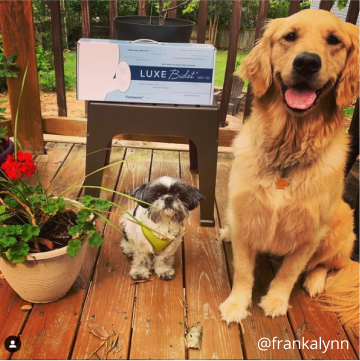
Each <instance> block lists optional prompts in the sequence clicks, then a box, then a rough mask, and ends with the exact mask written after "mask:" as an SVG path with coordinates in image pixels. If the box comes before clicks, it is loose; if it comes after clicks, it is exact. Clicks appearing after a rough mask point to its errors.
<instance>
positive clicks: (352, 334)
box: [344, 326, 360, 358]
mask: <svg viewBox="0 0 360 361" xmlns="http://www.w3.org/2000/svg"><path fill="white" fill-rule="evenodd" d="M344 328H345V331H346V334H347V337H348V338H349V340H350V342H351V344H352V347H353V349H354V351H355V353H356V356H357V357H358V358H359V348H360V343H359V329H356V327H353V328H352V327H348V326H345V327H344Z"/></svg>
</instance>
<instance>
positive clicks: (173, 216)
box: [120, 177, 204, 280]
mask: <svg viewBox="0 0 360 361" xmlns="http://www.w3.org/2000/svg"><path fill="white" fill-rule="evenodd" d="M133 197H134V198H137V199H138V200H140V201H143V202H146V203H148V204H146V203H142V202H138V206H137V207H136V208H135V209H132V210H130V211H129V212H130V213H131V214H133V215H134V216H135V217H136V219H137V220H139V221H141V222H142V223H143V224H145V225H146V226H148V227H149V228H150V229H153V230H155V231H157V232H159V233H160V234H162V235H164V236H166V237H167V238H168V239H170V240H171V243H170V244H169V245H168V246H167V247H166V248H165V249H164V250H162V251H161V252H155V251H154V248H153V246H152V245H151V243H150V242H149V241H148V239H147V238H146V237H145V236H144V233H143V231H142V229H141V227H140V226H139V225H138V224H136V223H133V222H131V221H130V220H129V219H130V217H129V216H127V215H124V216H123V217H122V218H121V220H120V225H121V226H122V227H123V230H124V240H123V241H122V242H121V247H122V248H123V251H124V253H125V255H126V256H128V257H132V258H133V261H132V264H131V270H130V276H131V277H132V278H133V279H146V278H148V277H149V276H150V274H151V272H152V270H154V271H155V273H156V274H157V275H158V276H159V277H160V278H161V279H165V280H171V279H172V278H173V277H174V274H175V270H174V268H173V263H174V254H175V252H176V250H177V248H178V247H179V245H180V244H181V241H182V238H183V235H184V226H183V222H184V220H185V219H186V218H187V217H188V215H189V211H192V210H193V209H195V208H196V207H197V206H198V205H199V203H200V202H201V201H202V200H204V197H203V196H202V194H201V193H200V191H199V190H198V189H197V188H195V187H193V186H191V185H189V184H187V183H186V182H185V181H183V180H181V179H176V178H171V177H161V178H157V179H155V180H153V181H151V182H149V183H146V184H143V185H141V186H140V187H139V188H137V189H136V191H135V193H134V195H133ZM149 204H151V205H152V206H150V205H149Z"/></svg>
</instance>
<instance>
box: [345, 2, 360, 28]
mask: <svg viewBox="0 0 360 361" xmlns="http://www.w3.org/2000/svg"><path fill="white" fill-rule="evenodd" d="M358 16H359V0H350V4H349V8H348V12H347V15H346V22H348V23H351V24H354V25H355V24H356V21H357V18H358Z"/></svg>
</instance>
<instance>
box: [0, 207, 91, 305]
mask: <svg viewBox="0 0 360 361" xmlns="http://www.w3.org/2000/svg"><path fill="white" fill-rule="evenodd" d="M72 202H73V203H75V201H72ZM87 247H88V242H87V240H84V241H83V244H82V246H81V248H80V250H79V253H78V254H77V256H76V257H75V258H71V257H70V256H69V255H68V254H67V253H66V247H62V248H59V249H56V250H53V251H49V252H42V253H30V254H29V255H28V256H26V260H25V261H24V262H22V263H17V264H14V263H11V262H9V261H8V260H7V259H6V255H5V254H4V255H3V257H0V270H1V272H2V274H3V275H4V277H5V279H6V281H7V282H8V283H9V285H10V286H11V287H12V288H13V290H14V291H15V292H16V293H17V294H18V295H19V296H20V297H21V298H23V299H24V300H26V301H29V302H32V303H48V302H52V301H56V300H58V299H59V298H61V297H63V296H64V295H65V294H66V293H67V292H68V291H69V290H70V288H71V286H72V285H73V284H74V282H75V280H76V277H77V276H78V274H79V272H80V269H81V266H82V264H83V261H84V258H85V253H86V250H87Z"/></svg>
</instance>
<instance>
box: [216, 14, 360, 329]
mask: <svg viewBox="0 0 360 361" xmlns="http://www.w3.org/2000/svg"><path fill="white" fill-rule="evenodd" d="M358 37H359V29H358V27H356V26H355V25H352V24H349V23H345V22H343V21H341V20H339V19H338V18H337V17H336V16H335V15H333V14H331V13H330V12H327V11H323V10H304V11H301V12H299V13H297V14H295V15H293V16H290V17H288V18H284V19H275V20H272V21H271V22H270V23H269V24H268V26H267V28H266V31H265V33H264V36H263V37H262V39H261V41H260V42H259V43H258V44H257V45H256V46H255V47H254V49H253V50H252V51H251V53H250V54H249V55H248V57H247V58H246V59H245V60H244V62H243V63H242V64H241V68H240V76H241V77H243V78H246V79H248V80H249V82H250V83H251V85H252V87H253V92H254V102H253V111H252V114H251V117H250V118H249V120H248V121H246V123H245V124H244V126H243V127H242V129H241V130H240V132H239V134H238V135H237V137H236V138H235V140H234V143H233V148H234V162H233V165H232V170H231V174H230V180H229V208H228V226H227V227H226V228H225V229H224V230H223V234H222V236H223V238H226V237H229V238H230V239H231V241H232V247H233V253H234V267H235V275H234V284H233V288H232V291H231V294H230V296H229V297H228V298H227V300H226V301H225V302H224V303H222V304H221V305H220V312H221V316H222V319H223V320H224V321H226V322H227V323H230V322H240V321H241V320H242V319H244V318H245V317H246V316H247V315H248V308H249V306H250V304H251V296H252V288H253V283H254V276H253V273H254V266H255V258H256V255H257V253H259V252H267V253H270V254H273V255H283V256H284V261H283V263H282V266H281V267H280V269H279V271H278V272H277V274H276V276H275V278H274V279H273V281H272V282H271V285H270V287H269V290H268V292H267V294H266V295H265V296H263V297H262V299H261V302H260V306H261V307H262V309H263V310H264V312H265V315H268V316H272V317H275V316H280V315H285V314H286V312H287V309H288V302H289V297H290V293H291V291H292V289H293V286H294V284H295V282H296V281H297V279H298V278H299V275H300V274H301V273H302V272H303V271H306V279H305V283H304V287H305V289H306V290H307V292H308V293H309V295H310V296H315V295H318V294H320V293H322V292H323V291H324V289H325V281H326V277H327V273H328V271H329V270H338V269H342V268H345V267H347V265H348V264H349V262H350V255H351V252H352V248H353V243H354V240H355V235H354V233H353V212H352V210H351V209H350V207H349V206H348V205H347V204H346V203H345V202H344V201H343V199H342V195H343V183H344V167H345V162H346V157H347V151H348V137H347V134H346V133H345V131H344V129H343V127H342V122H343V119H344V113H343V110H342V107H343V106H347V105H348V104H349V102H350V99H351V97H352V96H354V95H356V94H358V87H359V45H358V44H359V40H358Z"/></svg>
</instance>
